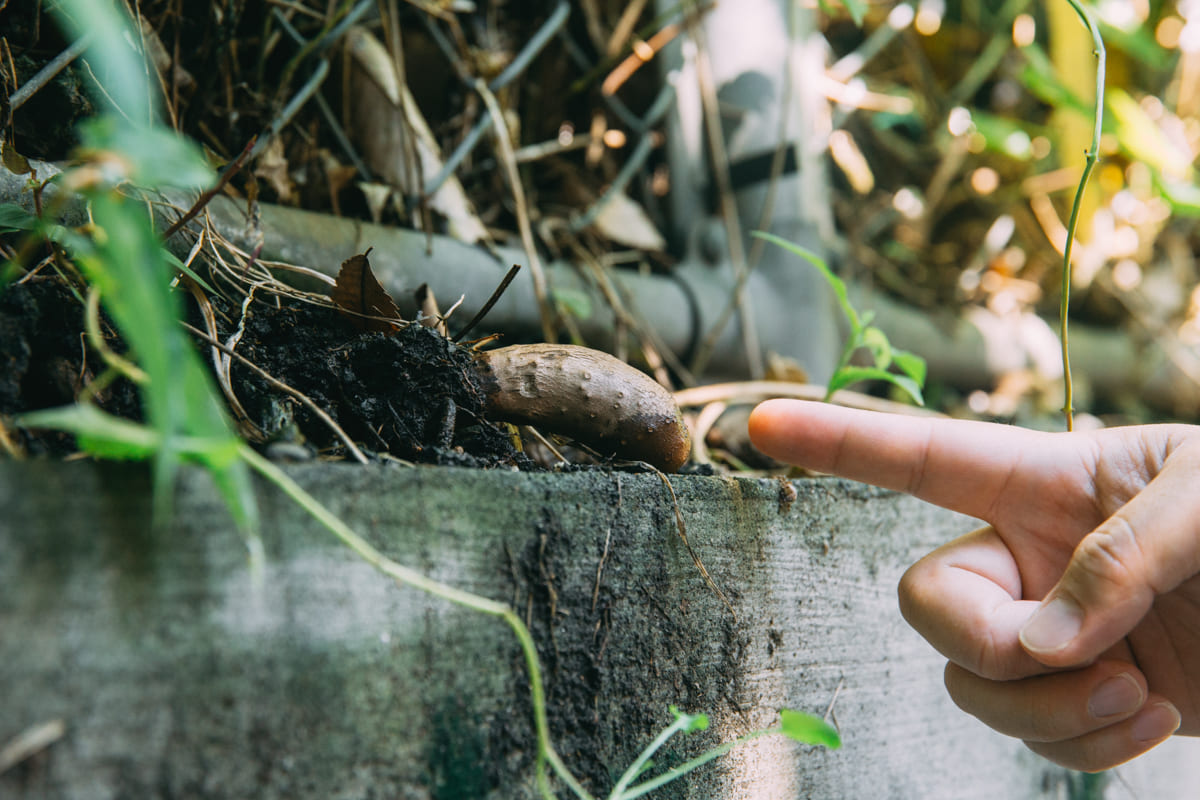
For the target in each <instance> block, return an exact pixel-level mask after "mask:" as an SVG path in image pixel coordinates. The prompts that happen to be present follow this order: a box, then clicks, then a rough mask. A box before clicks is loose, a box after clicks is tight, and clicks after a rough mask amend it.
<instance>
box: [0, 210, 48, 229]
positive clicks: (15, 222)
mask: <svg viewBox="0 0 1200 800" xmlns="http://www.w3.org/2000/svg"><path fill="white" fill-rule="evenodd" d="M39 224H40V223H39V221H38V218H37V217H35V216H34V215H33V214H30V213H29V212H28V211H26V210H25V209H24V208H22V207H21V206H19V205H17V204H16V203H0V233H13V232H14V231H32V230H37V228H38V226H39Z"/></svg>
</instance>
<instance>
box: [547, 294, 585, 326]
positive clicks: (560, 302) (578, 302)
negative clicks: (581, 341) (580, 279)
mask: <svg viewBox="0 0 1200 800" xmlns="http://www.w3.org/2000/svg"><path fill="white" fill-rule="evenodd" d="M550 296H551V297H552V298H554V303H555V304H556V305H557V306H558V308H559V309H560V310H561V311H563V312H565V313H567V314H570V315H571V316H573V317H576V318H578V319H587V318H588V317H590V316H591V315H592V300H591V298H589V297H588V295H587V293H586V292H581V291H579V290H578V289H551V290H550Z"/></svg>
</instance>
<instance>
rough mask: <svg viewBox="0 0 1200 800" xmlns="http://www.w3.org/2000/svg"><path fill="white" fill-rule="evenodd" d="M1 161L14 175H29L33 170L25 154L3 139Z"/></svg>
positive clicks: (0, 146) (0, 145)
mask: <svg viewBox="0 0 1200 800" xmlns="http://www.w3.org/2000/svg"><path fill="white" fill-rule="evenodd" d="M0 161H2V163H3V164H4V167H5V168H6V169H7V170H8V171H9V172H11V173H13V174H14V175H28V174H29V173H31V172H33V167H31V166H29V161H28V160H27V159H26V158H25V156H23V155H21V154H20V153H18V152H17V150H16V148H15V147H13V146H12V145H11V144H7V143H6V142H3V141H0Z"/></svg>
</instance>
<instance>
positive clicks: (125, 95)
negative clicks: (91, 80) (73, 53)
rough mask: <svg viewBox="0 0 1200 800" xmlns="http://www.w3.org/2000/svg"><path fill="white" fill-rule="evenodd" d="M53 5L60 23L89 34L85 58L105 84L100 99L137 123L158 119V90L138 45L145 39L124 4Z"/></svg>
mask: <svg viewBox="0 0 1200 800" xmlns="http://www.w3.org/2000/svg"><path fill="white" fill-rule="evenodd" d="M50 8H51V9H53V10H54V11H55V12H56V16H57V17H58V20H59V25H60V27H63V28H64V29H65V30H66V31H68V32H70V33H71V34H73V35H74V37H75V38H76V39H81V38H83V37H85V36H86V37H88V46H87V51H86V53H85V54H84V59H85V60H86V61H87V63H88V66H89V67H90V68H91V70H92V72H93V73H94V74H95V76H96V78H97V80H99V81H100V83H101V84H102V85H103V86H104V93H102V94H100V95H99V96H98V97H97V98H96V99H97V100H98V101H99V102H100V103H101V104H103V105H105V106H109V107H113V110H114V111H116V112H117V113H119V114H122V115H123V116H125V117H126V118H127V119H129V120H131V121H132V122H133V124H136V125H148V124H150V123H152V122H154V121H155V113H156V112H155V108H154V99H153V98H155V97H157V91H152V90H150V88H149V87H148V84H147V80H146V75H147V71H146V70H147V66H146V63H145V59H144V57H143V54H142V53H140V52H138V51H137V50H135V49H134V48H135V47H137V46H138V44H139V43H140V42H141V40H142V39H141V37H140V36H138V35H136V34H135V33H134V30H133V27H132V26H131V25H130V24H129V17H128V15H126V14H125V13H124V11H122V10H120V5H119V4H117V3H114V2H113V0H58V2H56V3H51V4H50Z"/></svg>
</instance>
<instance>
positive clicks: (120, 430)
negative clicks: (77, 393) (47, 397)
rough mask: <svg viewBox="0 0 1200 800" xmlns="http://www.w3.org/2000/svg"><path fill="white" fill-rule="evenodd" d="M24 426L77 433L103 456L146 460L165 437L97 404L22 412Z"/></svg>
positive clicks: (84, 443)
mask: <svg viewBox="0 0 1200 800" xmlns="http://www.w3.org/2000/svg"><path fill="white" fill-rule="evenodd" d="M14 421H15V422H16V423H17V424H18V425H20V426H21V427H23V428H49V429H52V430H56V431H66V432H67V433H73V434H75V437H76V438H77V439H78V440H79V446H80V448H82V449H83V450H85V451H87V452H89V453H91V454H92V455H95V456H99V457H101V458H113V459H121V460H139V461H140V460H144V459H147V458H149V457H150V456H152V455H154V453H155V452H156V451H157V450H158V448H159V446H160V445H161V444H162V438H161V437H160V436H159V435H158V434H157V433H156V432H155V431H153V430H152V429H150V428H148V427H146V426H145V425H140V424H138V423H136V422H130V421H129V420H127V419H121V418H120V417H114V416H113V415H111V414H106V413H105V412H103V411H101V410H100V409H98V408H96V407H95V406H93V405H85V404H77V405H72V406H60V407H58V408H48V409H46V410H44V411H31V412H29V413H27V414H19V415H17V417H16V418H15V420H14Z"/></svg>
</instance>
